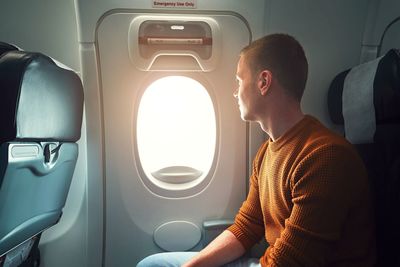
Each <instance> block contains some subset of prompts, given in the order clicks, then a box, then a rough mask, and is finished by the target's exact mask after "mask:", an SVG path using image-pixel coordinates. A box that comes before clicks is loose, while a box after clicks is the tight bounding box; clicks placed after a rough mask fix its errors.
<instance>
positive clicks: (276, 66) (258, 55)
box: [241, 33, 308, 102]
mask: <svg viewBox="0 0 400 267" xmlns="http://www.w3.org/2000/svg"><path fill="white" fill-rule="evenodd" d="M241 59H242V60H244V62H245V65H246V66H247V67H248V68H250V72H251V73H252V76H253V79H257V78H258V76H260V75H261V72H262V71H269V72H270V73H271V75H272V77H273V78H274V79H276V80H277V81H278V82H279V84H280V85H281V86H282V88H283V89H284V90H285V92H286V93H287V94H288V95H290V96H291V97H293V98H294V99H296V100H297V101H299V102H300V101H301V98H302V96H303V92H304V88H305V85H306V81H307V74H308V63H307V59H306V56H305V54H304V50H303V48H302V47H301V45H300V44H299V42H298V41H297V40H296V39H294V38H293V37H292V36H290V35H287V34H280V33H279V34H271V35H267V36H265V37H263V38H260V39H258V40H256V41H254V42H252V43H251V44H250V45H248V46H246V47H245V48H243V50H242V52H241ZM261 79H264V78H261ZM263 82H264V81H263Z"/></svg>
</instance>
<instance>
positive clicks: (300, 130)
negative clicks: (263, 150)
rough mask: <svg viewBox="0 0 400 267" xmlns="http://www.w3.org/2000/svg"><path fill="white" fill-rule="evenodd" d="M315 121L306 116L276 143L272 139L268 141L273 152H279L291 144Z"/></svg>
mask: <svg viewBox="0 0 400 267" xmlns="http://www.w3.org/2000/svg"><path fill="white" fill-rule="evenodd" d="M315 120H316V119H315V118H314V117H312V116H310V115H305V116H304V117H303V118H302V119H301V120H300V121H298V122H297V123H296V124H295V125H293V127H292V128H290V129H289V130H287V131H286V132H285V133H284V134H283V135H281V136H280V137H279V138H278V139H276V140H275V141H272V139H271V138H270V139H269V140H268V142H269V144H268V147H269V148H270V149H271V150H272V151H277V150H279V149H280V148H281V147H282V146H284V145H285V144H286V143H288V142H290V140H292V139H293V138H294V137H296V136H297V135H299V134H302V133H303V131H304V129H306V128H307V127H308V125H309V124H310V123H312V122H314V121H315Z"/></svg>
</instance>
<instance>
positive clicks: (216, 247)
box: [182, 230, 245, 267]
mask: <svg viewBox="0 0 400 267" xmlns="http://www.w3.org/2000/svg"><path fill="white" fill-rule="evenodd" d="M244 253H245V249H244V247H243V245H242V244H241V243H240V242H239V240H238V239H237V238H236V237H235V236H234V235H233V234H232V233H231V232H230V231H227V230H225V231H224V232H222V233H221V234H220V235H219V236H217V238H215V239H214V240H213V241H212V242H211V243H210V244H209V245H208V246H207V247H205V248H204V249H203V250H202V251H201V252H200V253H199V254H197V255H196V256H195V257H194V258H192V259H191V260H190V261H189V262H187V263H185V264H184V265H183V266H182V267H202V266H205V267H213V266H221V265H224V264H226V263H228V262H231V261H233V260H235V259H237V258H239V257H240V256H242V255H243V254H244Z"/></svg>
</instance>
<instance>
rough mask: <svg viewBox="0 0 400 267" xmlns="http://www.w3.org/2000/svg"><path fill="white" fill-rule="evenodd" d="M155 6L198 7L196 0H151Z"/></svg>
mask: <svg viewBox="0 0 400 267" xmlns="http://www.w3.org/2000/svg"><path fill="white" fill-rule="evenodd" d="M151 2H152V4H153V7H155V8H197V4H196V0H186V1H184V0H175V1H174V0H151Z"/></svg>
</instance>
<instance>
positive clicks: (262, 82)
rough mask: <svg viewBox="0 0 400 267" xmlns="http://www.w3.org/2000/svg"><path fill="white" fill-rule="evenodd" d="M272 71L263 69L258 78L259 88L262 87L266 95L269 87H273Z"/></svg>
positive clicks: (263, 93)
mask: <svg viewBox="0 0 400 267" xmlns="http://www.w3.org/2000/svg"><path fill="white" fill-rule="evenodd" d="M271 82H272V73H271V72H270V71H269V70H263V71H261V72H260V75H259V80H258V88H259V89H260V93H261V95H266V94H267V92H268V89H269V88H270V87H271Z"/></svg>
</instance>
